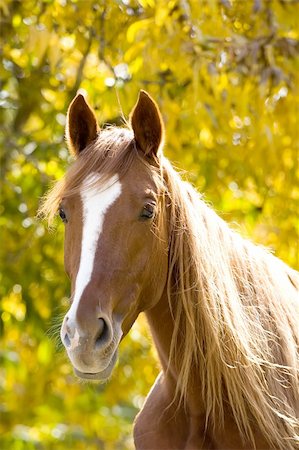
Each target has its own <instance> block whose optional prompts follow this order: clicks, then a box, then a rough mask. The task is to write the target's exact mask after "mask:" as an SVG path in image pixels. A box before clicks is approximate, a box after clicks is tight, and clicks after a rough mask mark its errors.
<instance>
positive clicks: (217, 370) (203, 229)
mask: <svg viewBox="0 0 299 450" xmlns="http://www.w3.org/2000/svg"><path fill="white" fill-rule="evenodd" d="M162 165H163V170H164V178H165V181H166V185H167V191H168V193H167V195H168V196H169V197H170V200H171V201H170V212H169V214H170V217H169V223H170V225H169V236H170V248H169V278H168V297H169V303H170V306H171V309H172V311H173V316H174V324H175V328H174V333H173V336H172V342H171V359H172V360H174V362H175V363H176V367H177V368H178V380H177V396H178V397H179V398H180V399H181V400H185V399H186V398H187V396H188V390H189V387H190V380H191V372H192V371H194V368H195V367H196V368H197V369H198V370H197V372H196V373H197V374H198V386H200V388H201V395H202V398H203V401H204V404H205V408H206V421H207V422H209V423H212V424H213V425H216V424H219V423H220V424H221V423H222V424H223V423H224V409H225V403H229V405H230V408H231V411H232V414H233V416H234V419H235V421H236V424H237V426H238V428H239V431H240V433H241V435H242V436H243V437H244V439H247V440H249V442H252V444H253V445H254V430H255V427H256V425H257V424H258V427H259V428H260V429H261V431H262V433H263V434H264V435H265V437H266V438H267V440H268V441H269V443H270V444H271V445H273V447H274V448H279V449H281V450H286V449H288V450H291V449H294V448H295V445H296V444H295V442H297V444H298V435H297V434H296V431H298V421H297V420H296V416H297V414H298V406H299V383H298V368H299V364H298V360H297V350H298V344H299V336H298V320H297V319H298V289H299V274H298V273H297V272H295V271H294V270H292V269H290V268H289V267H288V266H287V265H286V264H284V263H283V262H282V261H281V260H279V259H278V258H276V257H274V256H273V255H272V254H270V253H269V252H268V251H266V250H265V249H263V248H261V247H259V246H256V245H254V244H252V243H251V242H249V241H248V240H245V239H243V238H242V237H241V236H240V235H239V234H237V233H236V232H234V231H233V230H232V229H230V228H229V226H228V225H227V224H226V223H225V222H224V221H223V220H222V219H221V218H220V217H218V216H217V215H216V213H215V212H214V211H213V210H212V209H211V208H209V207H208V206H207V205H206V203H205V202H204V201H203V200H202V199H201V197H200V196H199V194H198V193H197V192H196V191H195V189H193V188H192V187H191V186H190V184H188V183H186V182H183V181H182V179H181V178H180V176H179V175H178V173H177V172H176V171H175V170H174V169H173V168H172V166H171V165H170V163H169V162H168V161H167V160H166V159H165V158H163V161H162ZM182 337H183V338H182Z"/></svg>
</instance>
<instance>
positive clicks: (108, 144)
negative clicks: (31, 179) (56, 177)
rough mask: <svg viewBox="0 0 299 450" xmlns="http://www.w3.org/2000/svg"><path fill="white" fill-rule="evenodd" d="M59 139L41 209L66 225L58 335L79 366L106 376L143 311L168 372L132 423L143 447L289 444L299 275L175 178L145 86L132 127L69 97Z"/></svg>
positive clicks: (92, 375)
mask: <svg viewBox="0 0 299 450" xmlns="http://www.w3.org/2000/svg"><path fill="white" fill-rule="evenodd" d="M66 136H67V141H68V146H69V149H70V151H71V153H72V155H73V156H74V158H75V161H74V163H73V164H72V165H71V167H70V168H69V170H68V171H67V173H66V175H65V177H64V178H63V179H62V180H61V181H59V182H58V183H57V184H56V185H55V186H54V188H53V189H52V191H50V193H49V194H48V196H47V197H46V199H45V201H44V204H43V206H42V209H41V211H42V213H43V214H47V215H48V216H49V217H50V219H51V218H52V217H53V216H54V214H55V212H56V211H57V210H58V211H59V214H60V217H61V219H62V220H63V222H64V223H65V268H66V272H67V273H68V275H69V277H70V279H71V285H72V293H71V305H70V309H69V311H68V312H67V314H66V315H65V317H64V321H63V324H62V328H61V339H62V342H63V344H64V346H65V348H66V351H67V354H68V356H69V359H70V361H71V363H72V365H73V367H74V370H75V373H76V374H77V375H78V377H80V378H83V379H87V380H99V381H103V380H106V379H107V378H109V376H110V374H111V372H112V370H113V367H114V365H115V362H116V360H117V349H118V346H119V343H120V341H121V340H122V339H123V338H124V336H125V335H126V334H127V333H128V332H129V330H130V328H131V327H132V325H133V323H134V322H135V320H136V318H137V317H138V315H139V314H140V313H141V312H145V314H146V317H147V319H148V323H149V326H150V329H151V333H152V335H153V339H154V342H155V345H156V347H157V351H158V354H159V358H160V361H161V366H162V371H161V374H160V375H159V376H158V378H157V380H156V382H155V384H154V386H153V387H152V389H151V391H150V393H149V395H148V397H147V399H146V402H145V405H144V407H143V408H142V411H141V412H140V413H139V414H138V416H137V418H136V421H135V427H134V439H135V445H136V448H137V449H152V450H163V449H169V450H170V449H171V450H173V449H192V450H195V449H237V450H240V449H280V450H291V449H295V448H297V445H298V434H296V432H297V431H298V421H297V418H296V416H297V413H298V395H299V394H298V392H299V390H298V387H299V383H298V359H297V352H296V350H297V345H298V342H299V338H298V315H297V314H298V313H297V311H298V309H297V307H298V291H299V276H298V273H297V272H295V271H294V270H292V269H291V268H289V267H288V266H287V265H286V264H284V263H283V262H282V261H281V260H279V259H277V258H276V257H275V256H273V255H272V254H271V253H269V252H268V251H266V250H265V249H263V248H261V247H258V246H256V245H254V244H252V243H251V242H249V241H247V240H245V239H243V238H242V237H241V236H239V235H238V233H236V232H234V231H233V230H232V229H230V228H229V226H228V225H227V224H226V223H225V222H224V221H223V220H222V219H220V218H219V217H218V216H217V215H216V214H215V212H213V210H212V209H211V208H210V207H209V206H208V205H207V204H206V203H205V202H204V201H203V199H202V198H201V196H200V195H199V194H198V193H197V192H196V191H195V189H194V188H193V187H191V186H190V185H189V184H188V183H186V182H184V181H182V179H181V178H180V176H179V174H178V173H177V172H176V171H175V170H174V169H173V167H172V166H171V164H170V163H169V161H168V160H167V159H166V158H165V157H164V156H163V153H162V146H163V140H164V126H163V122H162V118H161V115H160V112H159V109H158V107H157V105H156V103H155V102H154V101H153V100H152V98H151V97H150V96H149V95H148V94H147V93H146V92H144V91H141V92H140V95H139V98H138V101H137V103H136V106H135V108H134V109H133V112H132V113H131V116H130V123H129V125H128V126H126V127H123V128H119V127H108V128H106V129H103V130H99V128H98V125H97V121H96V118H95V114H94V112H93V110H92V109H91V108H90V106H89V105H88V104H87V102H86V101H85V99H84V97H83V96H82V95H81V94H79V95H77V96H76V98H75V99H74V100H73V102H72V103H71V105H70V107H69V110H68V115H67V127H66Z"/></svg>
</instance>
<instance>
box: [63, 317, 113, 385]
mask: <svg viewBox="0 0 299 450" xmlns="http://www.w3.org/2000/svg"><path fill="white" fill-rule="evenodd" d="M93 325H94V324H93ZM86 328H87V330H83V329H82V327H80V325H79V324H78V323H76V321H75V320H73V319H72V318H71V317H68V316H66V317H65V318H64V321H63V324H62V327H61V340H62V342H63V344H64V346H65V348H66V351H67V354H68V357H69V359H70V361H71V363H72V365H73V367H74V371H75V374H76V375H77V376H78V377H80V378H83V379H86V380H98V381H105V380H107V378H109V376H110V375H111V372H112V370H113V368H114V366H115V363H116V360H117V348H118V344H119V342H120V340H121V335H122V332H121V328H120V326H119V324H118V323H117V322H115V323H113V322H112V321H110V320H109V319H108V318H102V317H101V318H100V319H97V322H96V326H95V325H94V326H93V329H92V327H86Z"/></svg>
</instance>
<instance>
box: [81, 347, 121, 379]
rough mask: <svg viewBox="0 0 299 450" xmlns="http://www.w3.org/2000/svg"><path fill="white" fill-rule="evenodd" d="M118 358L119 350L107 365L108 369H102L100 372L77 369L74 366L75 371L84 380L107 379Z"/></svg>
mask: <svg viewBox="0 0 299 450" xmlns="http://www.w3.org/2000/svg"><path fill="white" fill-rule="evenodd" d="M116 359H117V351H115V353H114V354H113V356H112V358H111V361H110V363H109V364H108V366H107V367H106V369H104V370H101V371H100V372H81V371H80V370H78V369H76V367H74V372H75V374H76V375H77V377H79V378H82V379H83V380H94V381H106V380H107V379H108V378H109V377H110V375H111V373H112V370H113V368H114V366H115V363H116Z"/></svg>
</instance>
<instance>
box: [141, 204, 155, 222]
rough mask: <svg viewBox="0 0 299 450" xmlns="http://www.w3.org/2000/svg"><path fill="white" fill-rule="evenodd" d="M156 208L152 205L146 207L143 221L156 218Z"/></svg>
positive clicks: (143, 210)
mask: <svg viewBox="0 0 299 450" xmlns="http://www.w3.org/2000/svg"><path fill="white" fill-rule="evenodd" d="M154 213H155V207H154V205H152V204H151V203H147V204H146V205H144V207H143V209H142V212H141V214H140V217H141V218H142V219H152V218H153V217H154Z"/></svg>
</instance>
